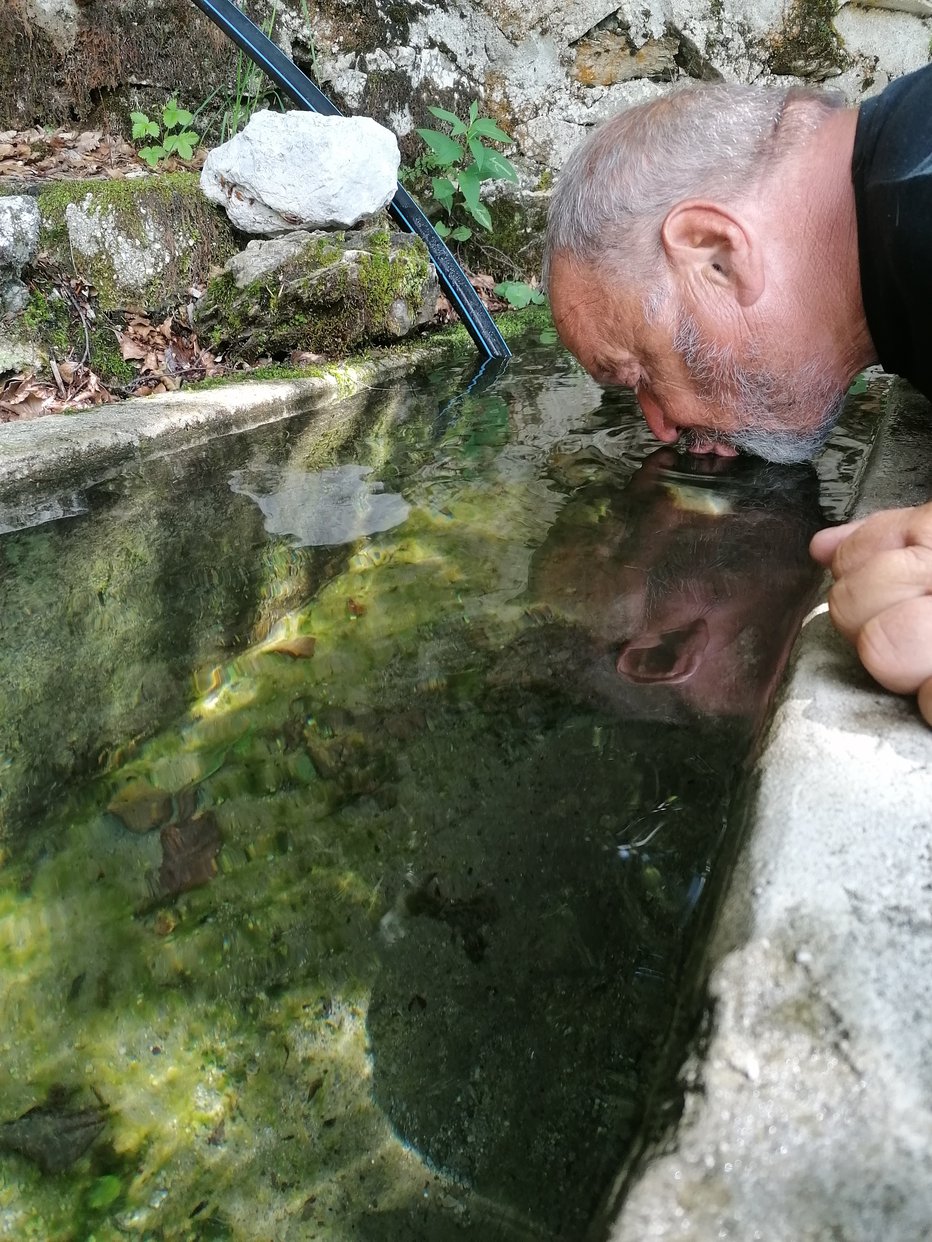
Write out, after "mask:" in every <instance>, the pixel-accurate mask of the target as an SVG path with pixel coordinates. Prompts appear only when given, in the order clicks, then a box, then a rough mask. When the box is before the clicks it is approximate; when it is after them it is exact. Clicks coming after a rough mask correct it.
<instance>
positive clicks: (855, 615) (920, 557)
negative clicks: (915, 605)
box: [828, 544, 932, 642]
mask: <svg viewBox="0 0 932 1242" xmlns="http://www.w3.org/2000/svg"><path fill="white" fill-rule="evenodd" d="M930 594H932V547H929V548H925V547H920V546H919V545H918V544H912V545H910V546H909V547H907V548H897V549H895V550H894V551H892V552H880V553H878V554H877V555H876V556H874V557H873V558H872V559H871V560H870V562H869V563H868V564H866V565H863V566H862V567H861V568H860V569H856V570H854V571H853V572H852V573H846V574H845V575H844V576H843V577H841V578H839V579H838V581H837V582H836V583H835V585H834V586H833V587H832V589H831V591H830V592H829V596H828V606H829V612H830V613H831V616H832V621H833V622H834V623H835V625H836V626H837V628H838V629H839V630H840V631H841V632H842V634H844V636H845V637H846V638H848V639H850V640H851V641H852V642H854V641H855V640H856V639H857V636H858V631H859V630H860V629H861V628H862V627H863V626H864V625H866V624H867V622H868V621H870V619H871V618H872V617H875V616H877V615H878V614H879V613H882V612H884V611H885V610H886V609H887V608H892V607H895V605H897V604H901V603H903V602H904V601H906V600H909V599H916V598H917V597H921V596H923V595H930Z"/></svg>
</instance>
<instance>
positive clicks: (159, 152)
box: [139, 147, 168, 168]
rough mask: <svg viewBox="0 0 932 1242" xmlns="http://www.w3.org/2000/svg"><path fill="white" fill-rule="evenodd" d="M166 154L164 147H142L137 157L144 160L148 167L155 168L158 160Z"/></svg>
mask: <svg viewBox="0 0 932 1242" xmlns="http://www.w3.org/2000/svg"><path fill="white" fill-rule="evenodd" d="M167 154H168V152H167V151H166V150H165V148H164V147H143V148H142V149H141V150H140V152H139V158H140V159H141V160H145V161H146V163H147V164H148V165H149V167H150V168H155V166H156V164H157V163H158V162H159V160H164V158H165V156H166V155H167Z"/></svg>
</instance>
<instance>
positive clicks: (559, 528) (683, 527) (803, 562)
mask: <svg viewBox="0 0 932 1242" xmlns="http://www.w3.org/2000/svg"><path fill="white" fill-rule="evenodd" d="M569 468H570V470H571V472H572V471H574V470H575V471H577V472H580V471H581V472H583V473H585V469H586V467H585V464H584V463H579V462H577V463H575V464H571V465H570V467H569ZM590 468H591V472H592V476H593V477H592V478H591V481H588V482H587V481H583V482H582V485H581V486H579V487H578V488H577V490H576V491H575V492H574V494H573V497H572V499H571V500H570V502H569V503H568V505H567V506H566V507H565V508H564V510H563V511H562V513H561V516H560V520H559V521H558V522H557V524H556V525H555V526H554V528H553V530H552V531H551V533H550V535H549V536H548V539H547V540H546V542H545V544H544V545H543V546H542V547H541V548H540V549H539V551H538V553H537V555H536V556H535V559H534V564H533V567H532V574H531V585H530V593H531V595H532V597H533V598H534V600H535V601H536V602H537V603H538V604H543V605H546V606H547V608H548V609H549V611H550V612H551V613H553V614H554V616H555V618H556V619H558V620H559V621H562V622H564V623H566V622H569V623H570V624H571V626H572V628H573V629H574V630H575V631H576V632H577V634H578V636H579V642H580V649H581V651H582V650H585V652H586V657H585V662H586V667H585V668H580V669H579V672H580V676H581V677H582V679H583V681H585V682H595V683H596V684H597V686H598V690H599V694H600V695H607V696H608V697H609V698H611V699H613V700H614V701H616V702H617V704H618V706H619V707H621V708H622V709H623V710H625V709H628V710H630V711H631V712H632V714H633V715H635V716H636V715H638V714H640V712H641V711H642V710H643V712H644V713H645V714H648V715H656V714H658V712H659V714H661V715H663V714H665V706H669V707H670V709H671V710H673V708H674V707H679V708H682V707H686V708H688V709H691V710H693V711H697V712H701V713H704V714H711V715H729V716H735V715H741V716H744V715H756V714H757V713H758V712H759V711H760V710H761V709H762V708H763V707H764V705H765V702H766V699H767V697H768V695H769V693H770V691H771V690H772V689H773V686H774V683H775V681H776V678H777V677H778V675H779V671H780V668H781V667H782V663H783V657H784V655H785V652H786V649H787V647H788V645H789V642H790V641H791V639H792V635H793V633H794V631H795V628H796V626H797V625H798V622H799V619H800V616H801V614H802V611H803V609H804V607H805V605H806V603H807V600H808V594H809V591H810V589H811V588H812V586H813V585H814V583H815V580H816V576H817V575H816V571H815V569H814V567H813V564H812V562H811V560H810V558H809V555H808V541H809V538H810V536H811V535H812V534H813V532H814V531H815V530H816V529H818V527H819V525H821V524H823V522H822V517H821V514H820V511H819V507H818V486H817V480H816V476H815V474H814V472H813V471H812V469H811V468H810V467H808V466H799V467H792V468H786V467H773V466H768V465H766V464H765V463H763V462H759V461H755V460H750V459H745V458H741V459H737V460H735V459H717V458H700V459H693V458H689V457H686V456H682V455H680V454H678V453H676V452H675V451H673V450H672V449H660V450H658V451H657V452H655V453H653V454H652V455H651V456H650V457H649V458H648V459H647V460H646V461H645V463H644V464H643V465H642V467H641V469H640V470H639V471H638V472H637V473H636V474H635V475H634V476H633V477H632V478H631V480H630V481H629V482H628V484H627V486H624V484H623V482H621V481H620V480H619V479H618V478H617V476H613V474H612V472H610V471H607V470H606V468H605V466H604V465H598V466H596V465H594V464H593V463H590ZM612 683H614V685H613V684H612Z"/></svg>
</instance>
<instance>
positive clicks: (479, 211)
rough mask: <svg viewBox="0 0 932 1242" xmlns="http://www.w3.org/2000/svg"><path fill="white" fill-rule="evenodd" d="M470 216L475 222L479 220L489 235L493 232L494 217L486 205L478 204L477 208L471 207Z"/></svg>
mask: <svg viewBox="0 0 932 1242" xmlns="http://www.w3.org/2000/svg"><path fill="white" fill-rule="evenodd" d="M469 212H470V215H471V216H472V218H473V219H474V220H478V221H479V223H480V224H481V225H482V227H483V228H484V229H486V230H487V231H488V232H489V233H491V232H492V217H491V216H490V215H489V209H488V207H486V205H485V203H476V205H475V207H470V209H469Z"/></svg>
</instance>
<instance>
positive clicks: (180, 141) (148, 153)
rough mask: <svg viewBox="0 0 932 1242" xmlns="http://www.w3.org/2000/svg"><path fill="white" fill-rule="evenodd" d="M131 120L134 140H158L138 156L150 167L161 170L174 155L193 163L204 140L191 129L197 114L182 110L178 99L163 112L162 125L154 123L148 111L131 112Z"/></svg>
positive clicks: (170, 103)
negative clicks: (147, 114) (199, 144)
mask: <svg viewBox="0 0 932 1242" xmlns="http://www.w3.org/2000/svg"><path fill="white" fill-rule="evenodd" d="M130 120H131V121H132V122H133V139H134V141H136V142H139V141H140V140H141V139H144V138H154V139H155V140H156V141H155V142H153V143H149V144H148V145H147V146H144V147H140V149H139V153H138V154H139V158H140V159H142V160H145V162H146V163H147V164H148V165H149V167H150V168H157V167H158V165H159V164H160V163H161V162H162V160H166V159H168V157H169V156H170V155H178V156H180V158H181V159H183V160H189V159H190V158H191V156H192V155H193V154H194V148H195V147H196V146H197V144H198V143H199V142H200V140H201V136H200V134H197V133H195V132H194V130H193V129H190V128H189V126H190V125H191V122H192V121H193V120H194V116H193V114H192V113H190V112H188V110H187V109H186V108H179V107H178V100H177V99H170V100H169V101H168V103H167V104H166V105H165V106H164V108H163V109H162V123H161V125H160V124H159V123H158V121H153V120H150V118H149V117H148V116H146V114H145V112H131V113H130Z"/></svg>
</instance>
